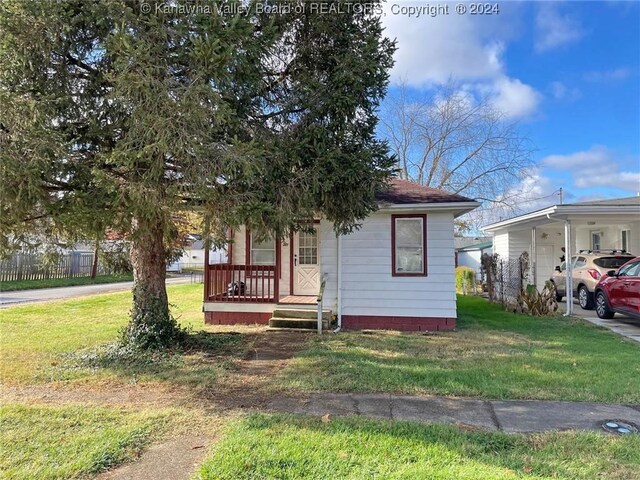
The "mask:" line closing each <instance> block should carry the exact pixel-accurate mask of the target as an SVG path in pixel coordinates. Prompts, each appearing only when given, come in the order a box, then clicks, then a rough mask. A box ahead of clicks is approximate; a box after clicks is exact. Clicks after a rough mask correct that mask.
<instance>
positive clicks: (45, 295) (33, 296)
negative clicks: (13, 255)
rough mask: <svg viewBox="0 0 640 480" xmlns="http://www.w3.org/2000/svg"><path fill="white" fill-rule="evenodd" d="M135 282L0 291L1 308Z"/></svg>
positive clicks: (103, 290) (178, 279) (172, 280)
mask: <svg viewBox="0 0 640 480" xmlns="http://www.w3.org/2000/svg"><path fill="white" fill-rule="evenodd" d="M190 281H191V278H190V277H188V276H184V277H173V278H167V285H172V284H176V283H189V282H190ZM131 287H133V282H117V283H98V284H95V285H77V286H75V287H57V288H38V289H34V290H17V291H15V292H0V308H3V307H9V306H12V305H17V304H20V305H26V304H30V303H37V302H46V301H49V300H60V299H63V298H73V297H82V296H85V295H96V294H99V293H107V292H117V291H122V290H131Z"/></svg>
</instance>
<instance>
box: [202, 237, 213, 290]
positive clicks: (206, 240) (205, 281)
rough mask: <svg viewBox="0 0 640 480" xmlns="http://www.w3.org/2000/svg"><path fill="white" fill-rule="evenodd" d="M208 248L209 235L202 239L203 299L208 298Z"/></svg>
mask: <svg viewBox="0 0 640 480" xmlns="http://www.w3.org/2000/svg"><path fill="white" fill-rule="evenodd" d="M209 248H211V243H210V242H209V236H207V237H206V238H205V240H204V278H203V282H204V301H205V302H206V301H207V300H209Z"/></svg>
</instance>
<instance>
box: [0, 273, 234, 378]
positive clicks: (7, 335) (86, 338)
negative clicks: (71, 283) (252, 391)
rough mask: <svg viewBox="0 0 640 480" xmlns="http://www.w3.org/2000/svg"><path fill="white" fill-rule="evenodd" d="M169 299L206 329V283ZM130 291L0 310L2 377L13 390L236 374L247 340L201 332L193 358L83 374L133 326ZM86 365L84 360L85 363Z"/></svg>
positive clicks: (175, 291)
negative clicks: (90, 359)
mask: <svg viewBox="0 0 640 480" xmlns="http://www.w3.org/2000/svg"><path fill="white" fill-rule="evenodd" d="M167 292H168V294H169V300H170V302H172V303H173V304H174V307H173V310H172V311H173V312H174V314H175V315H176V316H178V317H179V322H180V324H181V325H182V326H185V327H192V328H194V329H201V328H202V311H201V302H202V285H197V284H194V285H170V286H168V287H167ZM130 302H131V293H130V292H117V293H109V294H103V295H93V296H88V297H82V298H75V299H69V300H62V301H55V302H47V303H38V304H33V305H25V306H15V307H11V308H7V309H3V310H0V338H2V348H1V352H0V354H1V356H2V361H1V362H0V379H1V380H2V382H3V383H5V384H29V383H41V382H51V381H67V380H76V381H82V380H84V381H91V380H105V379H109V378H113V377H116V378H124V379H131V378H132V377H135V378H136V381H138V380H140V381H161V382H173V383H177V384H182V385H189V386H211V385H212V384H215V383H216V382H217V380H218V378H219V377H220V375H221V374H224V373H225V371H226V370H228V369H229V368H233V364H232V360H230V359H232V358H233V357H234V355H236V354H237V355H241V354H242V353H243V352H244V350H243V349H244V348H245V345H244V344H243V340H244V336H242V335H233V334H225V333H217V334H213V333H211V334H209V335H206V334H199V336H200V337H203V336H204V337H206V338H200V340H201V341H200V342H199V343H200V344H201V345H203V347H204V348H201V349H195V350H194V351H193V352H191V353H190V354H188V355H171V354H167V355H164V356H162V358H145V359H143V361H141V362H140V363H137V364H131V363H127V362H120V363H117V362H116V363H114V364H112V365H109V366H108V368H102V369H95V368H82V367H78V366H77V362H76V361H75V360H77V359H78V358H80V359H81V357H83V356H90V355H93V354H94V353H95V352H94V348H95V347H96V346H98V345H101V344H105V343H108V342H113V341H114V340H115V339H116V338H117V336H118V332H119V330H120V329H121V328H122V326H124V325H125V323H126V322H127V319H128V318H127V317H128V312H129V308H130ZM81 363H82V362H81Z"/></svg>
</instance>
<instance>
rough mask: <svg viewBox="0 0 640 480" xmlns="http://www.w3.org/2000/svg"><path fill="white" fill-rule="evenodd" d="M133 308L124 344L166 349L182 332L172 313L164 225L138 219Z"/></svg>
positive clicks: (133, 253)
mask: <svg viewBox="0 0 640 480" xmlns="http://www.w3.org/2000/svg"><path fill="white" fill-rule="evenodd" d="M131 264H132V266H133V307H132V309H131V320H130V322H129V325H128V327H127V328H126V329H125V332H124V336H125V338H124V339H125V341H126V342H128V343H131V344H134V345H135V346H136V347H139V348H166V347H170V346H172V345H173V344H174V343H175V342H176V341H177V340H178V335H179V333H180V329H179V328H178V326H177V323H176V321H175V319H174V318H173V317H172V316H171V315H170V314H169V304H168V300H167V289H166V286H165V279H166V264H165V249H164V241H163V229H162V223H161V222H153V221H150V220H147V219H139V220H138V221H137V222H136V230H135V232H134V236H133V238H132V241H131Z"/></svg>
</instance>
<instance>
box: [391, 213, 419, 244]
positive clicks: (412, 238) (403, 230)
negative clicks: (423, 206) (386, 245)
mask: <svg viewBox="0 0 640 480" xmlns="http://www.w3.org/2000/svg"><path fill="white" fill-rule="evenodd" d="M396 245H418V246H420V245H422V219H421V218H397V219H396Z"/></svg>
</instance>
